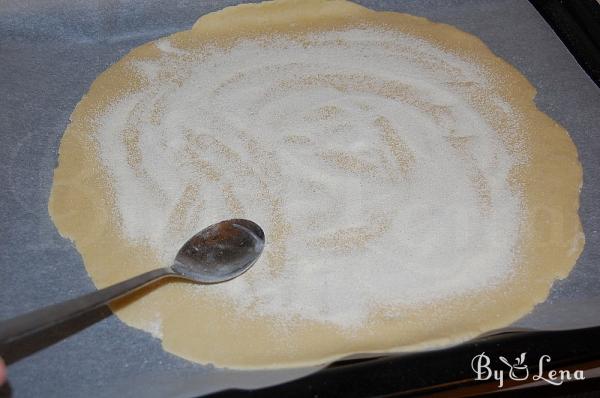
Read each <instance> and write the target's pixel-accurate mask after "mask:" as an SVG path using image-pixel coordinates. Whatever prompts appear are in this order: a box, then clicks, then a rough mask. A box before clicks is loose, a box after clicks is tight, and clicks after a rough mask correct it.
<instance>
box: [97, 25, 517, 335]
mask: <svg viewBox="0 0 600 398" xmlns="http://www.w3.org/2000/svg"><path fill="white" fill-rule="evenodd" d="M156 46H157V48H158V49H159V50H160V53H161V55H160V57H158V58H157V59H155V60H145V61H139V62H137V63H136V64H135V68H136V70H137V72H138V73H139V74H140V75H142V76H143V78H144V79H145V82H146V84H145V86H144V88H143V89H141V90H140V91H139V92H136V93H132V94H130V95H127V96H124V97H123V98H120V99H119V100H118V101H116V102H115V103H113V104H112V105H111V107H110V108H109V109H108V110H107V111H106V112H105V113H104V114H102V115H101V116H100V117H99V118H98V129H97V132H96V133H95V136H94V138H95V141H96V143H97V146H98V150H99V154H100V158H101V161H102V164H103V166H104V167H105V169H106V171H107V174H108V175H109V176H110V181H111V185H112V192H113V194H114V200H115V204H116V212H117V214H118V217H119V220H120V228H121V229H122V234H123V236H124V237H125V238H126V239H128V240H129V241H131V242H134V243H140V244H147V245H149V246H150V247H152V248H153V249H154V250H155V251H156V253H157V255H158V256H160V258H161V261H162V262H163V263H164V264H165V265H166V264H168V262H169V261H170V260H171V259H172V258H173V257H174V254H175V252H176V251H177V248H178V247H179V246H180V245H181V243H182V242H184V241H185V240H186V239H187V237H189V236H190V235H191V234H193V233H194V232H195V231H197V230H200V229H202V228H203V227H205V226H206V225H209V224H211V223H213V222H216V221H218V220H221V219H227V218H233V217H246V218H249V219H252V220H254V221H256V222H258V223H259V224H260V225H261V226H262V227H263V229H264V230H265V232H266V236H267V246H266V249H265V253H264V254H263V257H262V258H261V260H260V261H259V263H257V264H256V265H255V267H254V268H253V269H252V270H251V272H248V273H246V274H244V275H243V276H242V277H240V278H238V279H236V280H234V281H231V282H228V283H226V284H222V285H217V286H211V287H209V288H207V287H205V286H202V287H198V288H197V292H198V294H208V295H214V296H215V297H220V298H224V299H226V300H228V301H230V302H232V303H234V304H235V305H236V306H238V308H241V309H243V310H250V311H252V312H254V313H256V314H259V315H261V316H267V317H271V318H273V319H277V320H281V321H286V320H289V321H291V320H298V319H309V320H312V321H316V322H324V323H332V324H334V325H337V326H340V327H343V328H352V327H354V326H357V325H360V324H362V323H364V322H365V321H366V320H367V319H368V318H369V317H371V316H372V315H373V314H374V313H375V312H377V311H381V310H385V311H386V314H387V315H388V316H396V317H400V318H401V316H402V311H401V310H400V309H401V308H406V307H407V306H410V307H418V306H422V305H427V304H431V303H435V302H437V301H440V300H446V299H450V298H452V297H455V296H457V295H462V294H470V293H475V292H478V291H481V290H482V289H486V288H488V287H490V286H492V285H494V284H495V283H497V282H498V281H501V280H504V279H506V278H508V277H509V276H510V275H511V272H512V270H513V267H514V264H515V262H516V259H517V257H518V249H519V236H520V227H521V221H522V214H523V203H522V200H521V193H520V191H519V187H518V186H517V185H515V184H513V183H511V178H510V177H511V170H513V168H514V167H515V166H517V165H518V164H520V163H522V162H523V161H524V160H525V158H526V154H525V153H524V151H523V150H521V149H520V148H521V143H520V142H519V138H518V134H517V133H516V131H517V128H518V123H519V114H518V112H517V111H515V110H514V109H513V108H512V107H511V105H510V104H509V103H507V102H506V101H505V99H503V98H502V97H500V96H499V95H498V94H496V93H495V92H494V90H493V84H492V82H493V76H491V75H489V74H488V73H487V72H486V70H485V69H484V68H483V67H481V66H478V64H477V62H473V60H470V59H468V58H465V57H463V56H461V55H460V54H456V53H452V52H450V51H448V50H445V49H443V48H440V47H436V46H435V45H434V44H432V43H428V42H426V41H424V40H423V39H420V38H416V37H411V36H409V35H407V34H404V33H400V32H398V31H394V30H386V29H376V28H373V27H363V28H361V27H357V28H352V29H346V30H336V31H329V32H319V33H311V34H306V35H303V36H301V37H299V36H290V37H278V38H276V39H275V38H265V39H264V40H241V41H238V42H236V43H235V44H234V45H232V46H231V47H230V48H226V49H223V48H218V47H209V46H207V47H203V48H201V49H200V50H196V51H186V50H182V49H180V48H175V47H174V46H172V45H171V43H170V42H169V40H168V39H162V40H160V41H158V42H156ZM492 121H494V122H492Z"/></svg>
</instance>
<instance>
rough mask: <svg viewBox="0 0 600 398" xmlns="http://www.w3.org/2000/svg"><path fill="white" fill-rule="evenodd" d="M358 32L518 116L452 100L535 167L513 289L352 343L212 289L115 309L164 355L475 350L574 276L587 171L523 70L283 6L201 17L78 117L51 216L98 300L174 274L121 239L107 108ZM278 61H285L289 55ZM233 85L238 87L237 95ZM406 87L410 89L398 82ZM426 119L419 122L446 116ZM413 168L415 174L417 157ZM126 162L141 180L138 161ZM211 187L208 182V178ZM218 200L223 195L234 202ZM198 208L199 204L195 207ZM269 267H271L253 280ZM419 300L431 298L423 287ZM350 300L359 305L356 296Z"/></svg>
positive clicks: (417, 35)
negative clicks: (106, 292)
mask: <svg viewBox="0 0 600 398" xmlns="http://www.w3.org/2000/svg"><path fill="white" fill-rule="evenodd" d="M361 29H367V30H368V29H371V30H373V29H375V30H378V31H385V32H391V33H389V34H399V35H404V36H407V37H411V38H414V39H415V40H418V41H420V43H425V44H426V45H429V46H434V47H435V48H439V49H440V51H442V52H444V54H451V55H452V56H453V57H457V58H460V59H461V60H467V61H468V62H469V63H471V64H472V65H474V67H475V68H476V69H478V70H479V69H481V70H484V71H485V73H486V74H487V75H488V76H492V77H493V78H492V79H491V80H490V82H489V85H490V87H491V88H492V89H493V91H494V95H495V96H498V97H499V98H502V99H503V100H504V101H506V103H508V104H510V106H511V107H512V109H514V110H515V112H516V114H517V115H518V117H515V118H514V120H510V123H512V127H511V130H510V134H509V132H508V131H509V130H508V129H507V127H506V126H505V124H506V123H508V122H507V120H504V119H502V118H499V117H498V115H500V114H501V112H499V111H498V112H495V111H494V112H491V113H489V112H488V114H486V110H489V108H488V106H489V104H488V103H487V102H486V101H487V98H488V97H487V96H486V92H483V91H478V90H479V89H478V87H477V86H476V85H475V86H473V85H469V82H468V81H466V82H462V83H461V84H463V86H462V87H459V85H458V84H457V86H456V90H463V91H464V92H468V93H470V94H465V97H466V98H468V99H469V100H472V101H473V104H471V105H470V106H472V107H473V108H474V109H479V110H480V111H481V115H482V116H481V117H482V118H484V119H485V120H486V123H488V124H489V125H490V126H492V127H493V128H494V130H495V131H498V132H499V137H498V139H499V140H501V142H502V143H503V145H504V146H505V147H506V148H508V149H507V150H508V151H511V150H514V151H517V150H518V151H522V152H524V153H526V161H524V162H521V163H519V164H518V165H515V166H514V167H513V168H512V169H511V170H510V173H509V180H510V181H509V183H510V184H511V186H514V187H515V189H517V187H518V190H519V192H520V200H521V203H522V205H523V213H522V220H521V223H520V231H519V242H518V251H519V257H518V264H516V265H515V266H514V268H513V269H512V270H511V273H510V275H509V276H507V277H505V278H502V279H498V280H497V281H496V283H494V284H490V285H489V286H486V288H485V289H480V290H477V291H475V292H457V293H456V294H454V295H452V296H449V297H443V298H439V299H436V300H432V301H429V302H426V303H419V305H416V306H411V305H406V306H405V307H402V305H400V306H399V307H401V308H402V311H401V312H402V315H401V317H399V316H396V315H392V316H390V315H389V314H388V313H386V312H385V311H383V310H382V309H380V311H374V312H372V313H371V314H370V315H369V317H368V318H367V319H364V320H363V322H362V323H360V324H359V325H358V326H357V325H353V327H352V328H351V331H350V332H349V331H348V330H346V329H345V328H344V327H342V326H340V325H339V324H336V323H328V322H319V321H317V320H314V319H312V320H311V319H303V320H302V321H301V322H295V323H294V322H292V323H290V324H282V323H281V322H280V320H278V319H277V318H274V317H271V316H269V314H264V313H255V312H253V311H252V308H245V309H244V311H242V312H240V310H239V308H238V307H237V306H236V303H234V302H233V301H228V300H226V299H225V300H224V299H223V298H222V297H221V296H214V295H211V294H208V293H206V294H205V293H203V290H202V289H205V287H202V286H195V285H191V284H189V283H187V282H173V281H169V282H161V283H158V284H157V285H154V286H152V287H149V288H146V289H143V290H142V291H140V292H139V293H136V294H135V295H134V296H133V297H129V298H127V299H125V300H121V301H120V302H118V303H116V304H114V305H113V306H112V308H113V310H114V311H115V314H116V315H117V316H118V317H119V318H120V319H121V320H123V321H124V322H125V323H127V324H128V325H131V326H133V327H136V328H140V329H143V330H146V331H149V332H151V333H153V334H154V335H156V336H158V337H160V338H161V339H162V344H163V347H164V348H165V350H167V351H169V352H172V353H174V354H176V355H179V356H181V357H184V358H187V359H189V360H192V361H196V362H200V363H213V364H215V365H217V366H225V367H233V368H269V367H289V366H299V365H307V364H318V363H324V362H327V361H330V360H333V359H336V358H341V357H343V356H346V355H349V354H353V353H375V352H389V351H403V350H414V349H424V348H432V347H439V346H444V345H448V344H454V343H458V342H462V341H465V340H467V339H469V338H473V337H475V336H477V335H478V334H480V333H482V332H486V331H489V330H491V329H495V328H500V327H503V326H506V325H508V324H510V323H511V322H513V321H515V320H517V319H518V318H520V317H521V316H523V315H524V314H526V313H528V312H529V311H530V310H531V309H532V308H533V306H534V305H535V304H537V303H540V302H542V301H543V300H544V299H545V298H546V297H547V295H548V292H549V289H550V287H551V285H552V283H553V282H554V281H555V280H556V279H559V278H564V277H566V276H567V275H568V273H569V271H570V270H571V268H572V267H573V266H574V264H575V261H576V260H577V258H578V256H579V254H580V253H581V250H582V248H583V243H584V237H583V233H582V229H581V225H580V221H579V217H578V213H577V212H578V206H579V191H580V188H581V183H582V170H581V166H580V164H579V162H578V159H577V151H576V148H575V146H574V144H573V143H572V141H571V140H570V138H569V135H568V133H567V132H566V131H565V130H564V129H563V128H562V127H561V126H559V125H558V124H557V123H556V122H554V121H553V120H552V119H550V118H549V117H548V116H547V115H545V114H544V113H542V112H541V111H539V110H538V109H537V108H536V106H535V104H534V101H533V99H534V97H535V89H534V88H533V87H532V86H531V84H530V83H529V82H528V81H527V80H526V79H525V78H524V77H523V76H522V75H521V74H520V73H519V72H518V71H517V70H516V69H515V68H513V67H512V66H510V65H509V64H508V63H506V62H505V61H503V60H501V59H500V58H498V57H496V56H495V55H494V54H493V53H492V52H491V51H490V50H489V49H488V48H487V47H486V46H485V45H484V44H483V43H482V42H481V41H480V40H479V39H477V38H476V37H474V36H472V35H470V34H467V33H465V32H462V31H460V30H458V29H456V28H454V27H452V26H449V25H445V24H439V23H434V22H431V21H429V20H427V19H424V18H419V17H415V16H410V15H406V14H399V13H393V12H376V11H372V10H369V9H367V8H364V7H361V6H358V5H356V4H353V3H350V2H346V1H341V0H333V1H322V0H309V1H294V0H282V1H274V2H265V3H260V4H251V5H250V4H246V5H240V6H236V7H230V8H226V9H224V10H222V11H219V12H215V13H212V14H208V15H206V16H203V17H202V18H200V19H199V20H198V22H196V24H195V25H194V26H193V28H192V29H191V30H188V31H184V32H179V33H176V34H173V35H171V36H169V37H168V38H166V39H161V40H159V41H155V42H150V43H147V44H144V45H142V46H140V47H137V48H135V49H134V50H132V51H131V52H130V53H129V54H127V55H126V56H125V57H123V58H122V59H121V60H120V61H118V62H117V63H116V64H114V65H113V66H111V67H110V68H109V69H107V70H106V71H105V72H104V73H102V74H101V75H100V76H99V77H98V78H97V79H96V80H95V81H94V83H93V84H92V86H91V88H90V90H89V92H88V93H87V95H86V96H84V97H83V98H82V100H81V102H80V103H79V104H78V105H77V107H76V109H75V110H74V112H73V114H72V115H71V122H70V124H69V126H68V128H67V129H66V131H65V134H64V136H63V139H62V142H61V146H60V156H59V164H58V167H57V168H56V170H55V173H54V182H53V186H52V192H51V196H50V200H49V211H50V214H51V216H52V219H53V220H54V222H55V224H56V226H57V227H58V229H59V231H60V233H61V234H62V235H63V236H65V237H68V238H70V239H72V240H73V241H74V242H75V245H76V247H77V250H78V251H79V252H80V253H81V255H82V258H83V260H84V263H85V266H86V269H87V270H88V272H89V274H90V276H91V278H92V280H93V281H94V283H95V284H96V286H97V287H98V288H101V287H104V286H107V285H110V284H113V283H116V282H118V281H121V280H123V279H125V278H128V277H131V276H134V275H136V274H139V273H141V272H144V271H147V270H150V269H153V268H156V267H160V266H164V265H168V264H165V260H164V258H163V257H161V255H160V254H158V253H157V251H156V250H155V247H153V244H152V241H149V242H147V243H143V242H142V243H140V242H139V241H132V240H131V239H128V238H127V236H126V234H125V233H124V231H123V225H124V224H125V223H124V218H125V217H128V216H130V215H127V214H122V213H119V212H118V211H116V210H115V209H116V208H117V207H118V204H117V203H116V199H115V191H116V190H118V189H120V188H118V187H116V186H115V185H114V184H115V181H114V178H115V177H114V175H113V174H112V173H111V171H109V169H108V168H107V167H106V164H104V163H103V161H102V155H101V152H102V145H103V141H102V140H103V139H104V138H102V137H104V136H102V135H101V134H100V133H99V130H100V128H101V126H100V124H99V122H98V120H99V118H100V117H101V116H102V115H103V114H105V113H106V112H107V111H108V110H109V109H110V108H111V106H113V105H114V104H116V103H119V102H120V101H124V100H126V99H128V98H134V97H135V95H136V94H139V93H143V92H145V91H144V90H148V89H149V88H150V89H151V88H152V87H153V86H154V85H155V84H156V82H158V81H160V82H164V81H168V82H170V83H172V84H174V85H175V86H178V87H185V79H186V75H185V73H183V74H182V73H178V72H177V71H176V70H170V69H169V68H164V67H163V68H162V69H159V70H154V69H152V68H150V67H148V68H146V69H144V68H145V67H144V65H155V64H157V63H158V64H159V65H161V64H160V62H163V60H167V61H169V62H171V60H175V61H173V62H175V64H176V65H181V64H190V63H193V62H195V61H196V60H200V59H204V58H203V57H206V56H208V55H207V54H209V53H210V52H211V51H213V50H214V49H215V48H216V49H220V50H224V51H225V52H226V51H228V50H230V49H235V48H236V45H238V43H239V42H240V40H246V41H254V42H256V43H262V44H260V45H263V46H265V47H264V48H266V49H268V48H269V45H270V44H269V40H270V39H271V38H277V37H284V38H288V39H289V40H290V42H293V43H295V45H297V44H298V43H300V44H301V46H300V47H299V48H302V46H305V47H304V48H313V47H314V43H313V39H314V37H315V36H314V35H315V34H328V32H330V33H331V32H333V33H332V34H334V35H337V34H339V32H347V31H351V30H361ZM311 35H313V36H311ZM404 36H403V37H404ZM336 40H339V46H340V47H343V46H344V45H346V44H347V43H346V41H344V40H343V39H336ZM348 42H350V43H351V42H352V40H349V41H348ZM350 45H352V44H350ZM265 51H267V50H265ZM281 51H285V49H284V48H283V47H282V48H281ZM294 51H301V50H294ZM461 62H462V61H461ZM400 75H401V74H400ZM235 78H236V77H235V76H232V81H235ZM242 79H243V78H242ZM317 80H318V79H317ZM398 81H399V82H402V77H401V76H400V77H398ZM230 83H231V81H229V82H227V84H230ZM454 83H457V82H454ZM327 84H331V85H332V86H333V87H334V89H336V90H338V91H340V92H343V91H344V90H345V88H344V87H343V85H342V83H336V82H334V83H331V82H327ZM336 84H337V86H336ZM361 84H363V86H361V87H362V89H364V91H365V92H367V91H369V90H370V91H369V92H373V91H374V90H375V91H377V90H378V91H377V94H378V95H380V96H381V97H382V98H387V99H388V100H389V99H392V100H397V101H409V100H410V99H408V97H406V98H405V97H402V96H401V95H400V94H398V93H399V92H400V91H402V90H400V89H398V87H396V88H393V89H389V87H387V86H385V87H384V86H382V88H373V87H374V86H373V84H375V83H373V84H371V83H370V82H363V83H361ZM199 89H201V88H199ZM487 89H488V90H489V87H488V88H487ZM386 90H388V91H386ZM389 90H391V91H389ZM469 90H471V91H469ZM413 105H414V106H415V107H417V108H419V106H420V105H419V104H413ZM423 107H425V108H424V110H423V112H426V113H427V112H429V113H435V112H437V111H436V110H435V109H430V108H426V106H425V105H423ZM336 109H337V108H327V109H325V110H324V111H323V112H325V114H323V115H321V117H322V118H325V119H326V118H327V117H329V112H336ZM365 109H366V108H365ZM369 111H371V110H369ZM376 111H377V109H375V112H376ZM375 123H376V124H375V126H376V127H378V128H380V130H381V131H382V134H383V137H387V138H388V141H390V140H391V141H392V142H391V144H390V145H391V146H390V147H393V148H396V151H399V149H398V148H401V147H402V145H401V144H399V143H398V142H395V141H394V139H397V138H394V137H396V136H395V135H393V134H392V133H389V132H388V130H389V128H388V127H389V126H388V124H386V123H387V122H386V120H385V118H379V119H376V121H375ZM386 134H388V135H387V136H386ZM115 137H117V138H118V139H120V140H122V143H123V145H124V146H125V147H128V148H130V149H131V148H132V147H135V145H137V143H136V142H134V141H135V140H136V139H137V138H136V137H138V135H136V134H129V132H127V131H116V132H115ZM304 139H305V138H302V137H299V136H289V137H288V141H289V142H290V143H292V144H294V145H295V144H298V145H300V144H302V142H301V141H302V140H304ZM201 144H202V143H199V145H201ZM173 145H175V144H173ZM248 145H250V146H251V145H252V142H251V141H250V144H248ZM453 145H455V146H460V145H462V144H461V143H460V142H456V143H454V144H453ZM259 146H260V145H259ZM517 146H518V148H517ZM395 153H396V155H398V152H395ZM265 156H267V155H265ZM325 156H330V154H325ZM336 156H337V155H336ZM336 156H333V157H330V158H328V159H329V160H331V161H332V162H334V163H335V162H337V164H338V165H341V166H343V167H345V168H347V169H352V170H354V172H356V173H362V172H363V171H364V172H370V170H371V169H370V167H371V166H370V164H369V163H365V162H363V163H360V162H356V161H355V159H353V158H352V159H351V158H347V157H343V156H342V157H340V156H337V157H336ZM402 156H404V155H398V156H397V158H398V157H402ZM403 159H404V160H403V161H406V162H408V163H409V162H410V161H411V158H410V156H408V158H406V156H405V157H404V158H403ZM407 159H408V160H407ZM128 161H129V162H131V164H132V168H135V166H134V163H135V162H136V159H134V158H131V159H129V160H128ZM198 161H199V162H200V163H199V164H200V165H201V166H199V167H204V166H206V165H205V164H204V163H202V159H200V160H198ZM399 162H400V163H402V162H401V161H400V160H399ZM203 164H204V166H202V165H203ZM232 167H233V166H232ZM402 167H404V166H402ZM402 167H401V168H402ZM406 167H408V166H406ZM142 172H147V170H146V171H142ZM215 173H216V174H215V175H214V176H213V177H214V180H215V181H217V185H219V183H218V181H219V177H218V171H216V172H215ZM206 175H208V176H209V177H210V175H211V174H210V173H209V172H207V171H206V170H205V176H206ZM220 188H221V189H222V190H223V192H224V194H226V191H227V189H229V188H227V186H220ZM190 195H191V196H192V199H191V200H192V201H193V198H194V193H193V192H192V193H190ZM265 198H266V199H268V200H270V201H272V202H271V203H273V207H274V208H277V204H278V203H279V202H278V199H280V198H278V197H277V195H276V194H273V195H271V196H268V195H267V196H261V199H262V200H266V199H265ZM209 199H210V198H209ZM234 199H235V198H234ZM232 200H233V199H232ZM242 202H243V203H241V204H238V205H236V203H235V200H233V202H232V203H229V205H230V207H229V209H230V211H231V218H233V217H237V216H245V217H247V218H250V219H252V218H253V214H256V213H253V208H252V205H251V201H249V200H247V201H242ZM134 204H135V205H136V206H138V205H139V209H140V214H139V215H137V217H144V216H145V214H144V212H145V208H144V206H145V205H146V203H145V202H144V201H140V202H139V203H134ZM236 206H237V207H236ZM241 208H244V209H245V210H243V211H242V210H240V209H241ZM256 211H257V212H258V211H259V209H257V210H256ZM282 213H285V211H283V210H282V211H281V212H280V213H277V211H275V210H273V211H272V214H271V215H273V214H275V215H274V216H273V217H272V218H275V219H277V217H283V215H282ZM277 214H279V215H277ZM225 215H227V214H225ZM174 217H175V219H174V221H173V220H172V221H173V224H177V225H179V224H181V223H183V220H182V217H183V216H181V215H179V216H178V215H177V214H175V216H174ZM178 217H179V218H178ZM224 218H227V217H224ZM198 221H199V222H200V225H208V224H210V223H211V222H212V221H215V220H212V219H206V220H204V219H202V220H198ZM271 221H272V223H271V224H270V229H269V231H267V239H268V240H269V239H271V246H270V248H271V249H270V251H268V252H267V253H265V259H264V262H265V264H267V265H268V264H271V265H272V264H277V263H278V259H279V260H280V261H279V262H280V263H281V264H284V263H285V261H286V260H285V256H281V255H280V254H281V251H282V250H284V249H285V239H284V238H285V231H286V228H288V226H287V224H286V223H285V222H283V221H281V220H280V221H281V222H278V221H277V220H275V221H273V220H271ZM180 222H181V223H180ZM188 229H189V228H188ZM191 232H194V230H193V229H192V230H191V231H188V230H187V229H185V228H184V229H183V230H178V231H174V232H173V234H174V235H176V236H177V237H178V239H180V237H181V236H185V234H190V233H191ZM379 232H381V231H379ZM379 232H377V231H376V232H375V235H376V234H377V233H379ZM269 233H270V235H269ZM336 244H337V243H335V242H334V243H331V244H330V246H331V247H333V248H337V249H339V250H342V249H344V247H343V244H342V245H341V246H339V245H338V246H339V247H338V246H336ZM278 245H279V246H278ZM175 250H176V248H175ZM278 250H279V251H278ZM278 253H279V254H278ZM332 255H336V254H335V253H333V254H332ZM278 256H279V257H278ZM280 257H281V258H283V260H281V258H280ZM332 261H333V260H332ZM281 264H280V266H282V265H281ZM267 265H264V266H265V267H266V266H267ZM324 265H326V261H325V260H324ZM260 266H261V263H259V264H257V265H256V266H255V267H260ZM273 267H275V266H273ZM415 272H416V273H418V272H419V269H416V270H415ZM250 274H251V272H250ZM250 277H251V276H250ZM475 277H476V276H475V275H473V278H475ZM421 288H422V289H424V290H425V289H427V286H422V287H421ZM348 291H349V292H351V291H352V286H349V287H348ZM463 293H464V294H463ZM357 303H359V301H357ZM359 304H360V303H359ZM395 314H397V312H396V313H395ZM290 325H292V326H290Z"/></svg>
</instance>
